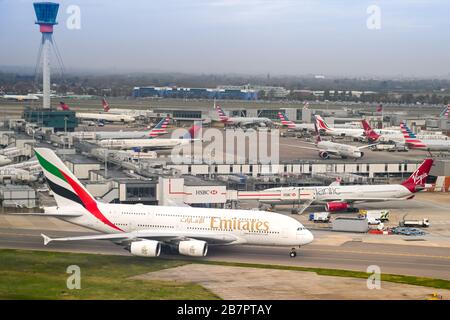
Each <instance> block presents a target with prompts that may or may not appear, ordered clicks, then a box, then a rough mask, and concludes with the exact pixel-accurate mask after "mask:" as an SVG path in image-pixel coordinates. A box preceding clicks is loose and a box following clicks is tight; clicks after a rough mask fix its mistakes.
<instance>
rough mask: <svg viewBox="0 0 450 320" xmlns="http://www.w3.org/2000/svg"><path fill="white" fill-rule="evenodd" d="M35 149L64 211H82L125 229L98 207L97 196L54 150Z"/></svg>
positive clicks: (49, 183) (48, 181) (103, 221)
mask: <svg viewBox="0 0 450 320" xmlns="http://www.w3.org/2000/svg"><path fill="white" fill-rule="evenodd" d="M34 151H35V153H36V157H37V158H38V160H39V163H40V165H41V167H42V170H43V171H44V175H45V178H46V179H47V183H48V185H49V187H50V189H51V190H52V191H53V194H54V197H55V200H56V203H57V205H58V207H59V208H62V210H63V211H64V210H68V211H69V210H74V211H77V212H80V211H81V212H83V213H84V214H86V215H90V216H92V217H94V218H96V219H97V220H99V221H101V222H102V223H104V224H105V225H107V226H108V227H110V228H111V229H114V230H115V231H123V230H122V229H120V228H119V227H118V226H116V225H115V224H113V223H112V222H111V221H109V220H108V219H107V218H106V217H105V215H104V214H103V213H102V212H101V211H100V209H99V208H98V203H97V201H96V200H95V198H94V197H93V196H92V195H91V194H90V193H89V191H87V189H86V188H85V187H84V186H83V185H82V184H81V183H80V181H79V180H78V179H77V178H76V177H75V176H74V175H73V173H72V172H70V170H69V169H68V168H67V167H66V166H65V165H64V163H63V162H62V161H61V159H59V158H58V156H57V155H56V154H55V153H54V152H53V150H51V149H48V148H36V149H35V150H34ZM66 208H67V209H66ZM83 209H84V210H83Z"/></svg>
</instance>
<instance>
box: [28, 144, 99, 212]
mask: <svg viewBox="0 0 450 320" xmlns="http://www.w3.org/2000/svg"><path fill="white" fill-rule="evenodd" d="M34 151H35V153H36V157H37V159H38V160H39V164H40V165H41V167H42V170H43V171H44V175H45V178H46V179H47V183H48V185H49V187H50V189H51V190H52V191H53V193H54V196H55V200H56V203H57V204H58V207H67V206H73V205H77V204H78V205H81V206H83V207H85V206H89V205H90V204H92V203H95V202H96V201H95V199H94V197H92V195H91V194H90V193H89V192H88V191H87V190H86V188H85V187H84V186H83V185H82V184H81V183H80V181H79V180H78V179H77V177H75V176H74V175H73V173H72V172H70V170H69V169H68V168H67V167H66V166H65V164H64V163H63V162H62V161H61V159H59V158H58V156H57V155H56V154H55V152H53V150H51V149H47V148H36V149H35V150H34Z"/></svg>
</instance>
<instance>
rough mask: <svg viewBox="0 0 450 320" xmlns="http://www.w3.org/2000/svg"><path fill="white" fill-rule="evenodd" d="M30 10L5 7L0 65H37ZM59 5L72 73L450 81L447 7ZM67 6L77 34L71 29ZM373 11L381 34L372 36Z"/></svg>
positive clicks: (58, 33) (414, 1)
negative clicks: (74, 10) (75, 15)
mask: <svg viewBox="0 0 450 320" xmlns="http://www.w3.org/2000/svg"><path fill="white" fill-rule="evenodd" d="M57 2H58V1H57ZM32 3H33V1H26V0H0V43H1V49H0V65H3V66H20V65H25V66H34V65H35V61H36V56H37V52H38V47H39V39H40V33H39V32H38V26H36V25H34V21H35V15H34V10H33V6H32ZM59 3H60V4H61V6H60V10H59V13H58V21H59V24H58V25H57V26H56V27H55V33H54V37H55V40H56V42H57V44H58V46H59V50H60V52H61V54H62V57H63V60H64V63H65V65H66V67H68V68H69V69H70V68H75V69H84V70H86V69H95V70H102V69H103V70H110V71H179V72H194V73H243V74H266V73H270V74H272V75H282V74H288V75H304V74H311V73H313V74H325V75H341V76H345V75H375V76H395V75H403V76H419V77H421V76H424V77H430V76H447V77H450V19H449V16H448V13H449V12H450V1H448V0H382V1H366V0H354V1H350V0H341V1H335V0H150V1H149V0H147V1H146V0H128V1H125V0H114V1H113V0H109V1H107V0H97V1H93V0H91V1H88V0H78V1H77V0H70V1H59ZM69 5H78V6H79V8H80V10H81V29H79V30H70V29H68V28H67V26H66V21H67V19H68V18H69V14H67V13H66V10H67V8H68V7H69ZM370 5H377V6H379V8H380V10H381V20H380V21H381V28H380V29H378V30H374V29H368V28H367V23H366V22H367V19H369V16H370V14H368V13H367V8H368V7H369V6H370Z"/></svg>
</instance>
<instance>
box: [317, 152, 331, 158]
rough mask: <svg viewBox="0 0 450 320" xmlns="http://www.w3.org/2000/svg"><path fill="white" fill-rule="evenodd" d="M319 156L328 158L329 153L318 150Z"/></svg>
mask: <svg viewBox="0 0 450 320" xmlns="http://www.w3.org/2000/svg"><path fill="white" fill-rule="evenodd" d="M319 157H321V158H322V159H328V158H329V157H330V155H329V154H328V152H326V151H320V152H319Z"/></svg>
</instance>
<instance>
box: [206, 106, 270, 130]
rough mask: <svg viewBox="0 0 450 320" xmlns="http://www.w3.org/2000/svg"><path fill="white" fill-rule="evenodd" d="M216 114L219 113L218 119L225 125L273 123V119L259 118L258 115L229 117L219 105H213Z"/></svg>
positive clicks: (263, 124) (262, 124)
mask: <svg viewBox="0 0 450 320" xmlns="http://www.w3.org/2000/svg"><path fill="white" fill-rule="evenodd" d="M214 109H215V110H216V112H217V114H218V115H219V118H218V120H219V121H220V122H222V123H224V124H227V125H233V126H240V127H245V126H249V125H255V126H262V127H265V126H269V125H271V124H273V121H272V120H270V119H269V118H259V117H229V116H227V115H226V114H225V112H224V111H223V110H222V108H221V107H220V106H214Z"/></svg>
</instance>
